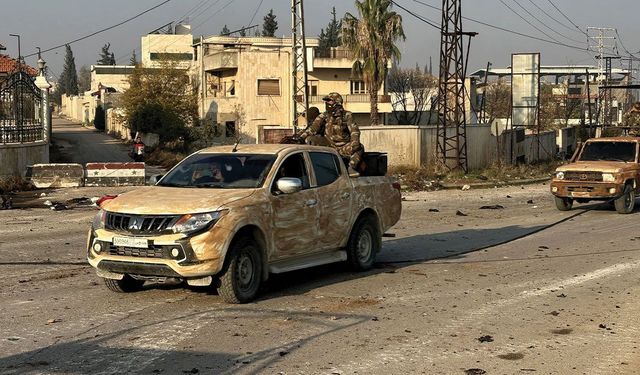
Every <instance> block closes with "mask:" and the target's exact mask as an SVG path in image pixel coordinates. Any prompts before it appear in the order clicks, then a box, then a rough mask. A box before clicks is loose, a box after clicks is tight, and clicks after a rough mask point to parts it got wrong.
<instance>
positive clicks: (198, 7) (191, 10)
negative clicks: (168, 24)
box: [178, 0, 208, 22]
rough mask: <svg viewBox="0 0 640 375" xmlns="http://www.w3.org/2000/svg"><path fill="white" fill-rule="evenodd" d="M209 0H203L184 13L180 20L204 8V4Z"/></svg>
mask: <svg viewBox="0 0 640 375" xmlns="http://www.w3.org/2000/svg"><path fill="white" fill-rule="evenodd" d="M207 1H208V0H201V1H200V2H199V3H198V4H197V5H196V6H194V7H193V8H191V9H190V10H188V11H187V13H185V14H183V15H182V17H180V18H178V21H179V22H181V21H183V20H184V19H186V18H187V17H189V16H190V15H192V14H193V13H195V12H197V11H198V9H200V8H202V7H203V6H204V4H206V3H207Z"/></svg>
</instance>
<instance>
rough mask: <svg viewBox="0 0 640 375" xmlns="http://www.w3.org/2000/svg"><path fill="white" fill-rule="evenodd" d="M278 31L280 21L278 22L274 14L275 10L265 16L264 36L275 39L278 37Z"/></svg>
mask: <svg viewBox="0 0 640 375" xmlns="http://www.w3.org/2000/svg"><path fill="white" fill-rule="evenodd" d="M276 30H278V21H276V15H275V14H273V9H271V10H270V11H269V13H267V15H266V16H264V23H263V24H262V36H267V37H274V36H276Z"/></svg>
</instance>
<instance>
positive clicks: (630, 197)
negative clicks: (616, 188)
mask: <svg viewBox="0 0 640 375" xmlns="http://www.w3.org/2000/svg"><path fill="white" fill-rule="evenodd" d="M613 204H614V206H615V207H616V211H618V213H619V214H629V213H631V212H633V208H634V207H635V205H636V191H635V190H634V189H633V186H631V185H626V186H625V187H624V193H622V196H621V197H620V198H618V199H616V200H615V201H613Z"/></svg>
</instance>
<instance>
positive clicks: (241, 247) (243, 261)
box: [218, 238, 262, 303]
mask: <svg viewBox="0 0 640 375" xmlns="http://www.w3.org/2000/svg"><path fill="white" fill-rule="evenodd" d="M228 257H229V258H228V263H227V266H226V269H225V271H224V273H223V274H222V275H221V276H220V286H219V287H218V294H219V295H220V296H221V297H222V299H223V300H224V301H225V302H227V303H245V302H249V301H251V300H253V299H254V298H255V297H256V295H257V294H258V289H259V288H260V283H261V281H262V261H261V259H260V252H259V250H258V246H257V245H256V243H255V242H254V241H252V240H250V239H246V238H243V239H240V240H238V241H236V242H235V243H234V245H233V246H232V247H231V249H230V251H229V254H228Z"/></svg>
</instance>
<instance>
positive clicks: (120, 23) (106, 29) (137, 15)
mask: <svg viewBox="0 0 640 375" xmlns="http://www.w3.org/2000/svg"><path fill="white" fill-rule="evenodd" d="M169 1H171V0H164V1H163V2H161V3H160V4H158V5H156V6H153V7H151V8H149V9H147V10H145V11H143V12H141V13H138V14H136V15H135V16H133V17H130V18H127V19H126V20H124V21H122V22H119V23H117V24H115V25H113V26H109V27H105V28H104V29H101V30H98V31H95V32H93V33H91V34H89V35H85V36H83V37H81V38H77V39H74V40H72V41H70V42H66V43H63V44H60V45H58V46H55V47H51V48H47V49H44V50H42V51H41V52H49V51H52V50H54V49H58V48H61V47H64V46H66V45H69V44H72V43H75V42H79V41H81V40H84V39H87V38H90V37H92V36H94V35H97V34H100V33H102V32H105V31H108V30H111V29H113V28H116V27H118V26H121V25H124V24H125V23H127V22H129V21H132V20H134V19H136V18H138V17H140V16H142V15H143V14H145V13H149V12H151V11H152V10H154V9H156V8H159V7H161V6H163V5H164V4H166V3H168V2H169ZM37 54H38V52H36V53H32V54H30V55H26V56H24V57H31V56H35V55H37Z"/></svg>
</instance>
